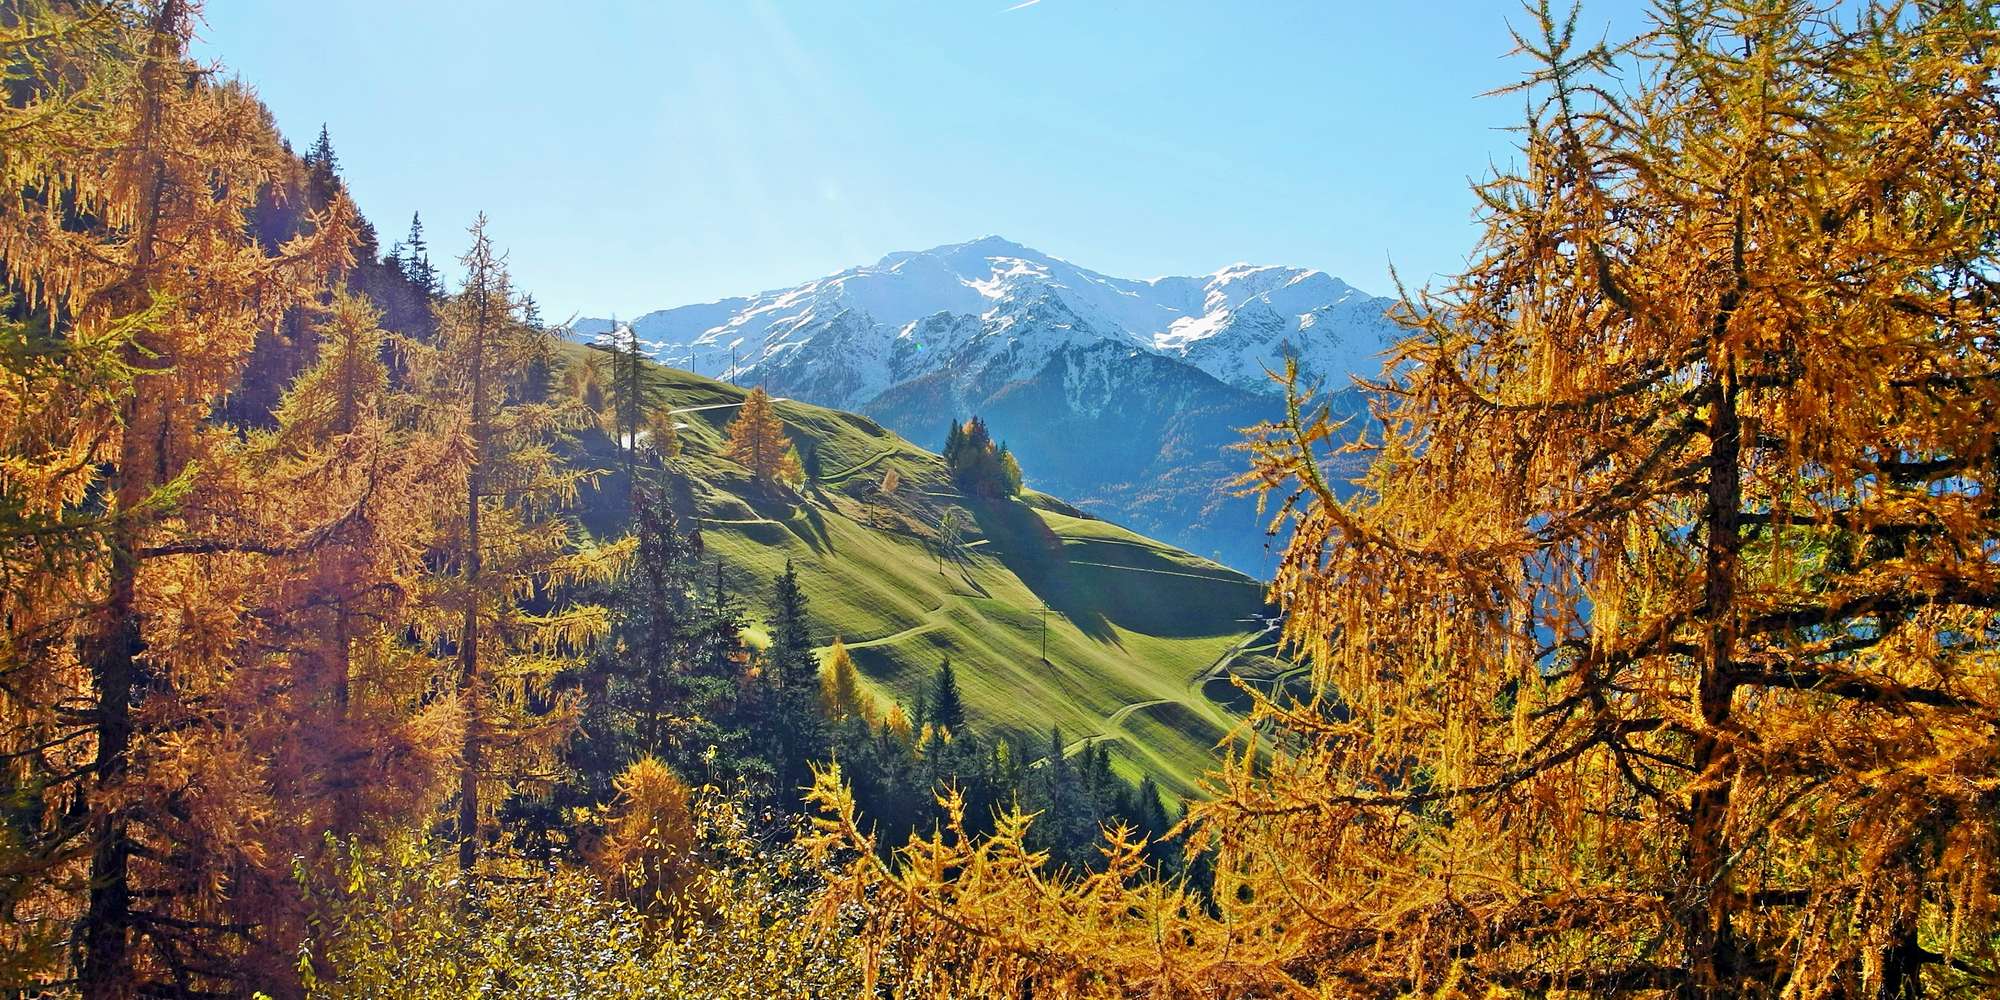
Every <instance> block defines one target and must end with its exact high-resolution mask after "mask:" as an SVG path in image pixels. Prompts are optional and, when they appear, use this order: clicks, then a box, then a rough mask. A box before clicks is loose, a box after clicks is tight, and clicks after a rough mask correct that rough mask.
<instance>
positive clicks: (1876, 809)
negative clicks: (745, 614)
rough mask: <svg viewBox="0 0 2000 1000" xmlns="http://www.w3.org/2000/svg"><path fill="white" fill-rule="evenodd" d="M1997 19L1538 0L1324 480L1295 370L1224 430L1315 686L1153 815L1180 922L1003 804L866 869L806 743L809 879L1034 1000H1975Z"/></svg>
mask: <svg viewBox="0 0 2000 1000" xmlns="http://www.w3.org/2000/svg"><path fill="white" fill-rule="evenodd" d="M1996 16H2000V15H1996V12H1995V11H1994V10H1993V8H1992V7H1991V6H1990V5H1986V4H1974V3H1953V2H1940V3H1927V4H1908V5H1906V4H1871V5H1867V6H1866V7H1865V8H1864V9H1859V10H1849V11H1843V12H1840V13H1838V14H1828V13H1823V12H1821V11H1819V10H1818V9H1817V8H1815V7H1813V6H1811V5H1808V4H1805V3H1799V2H1787V0H1771V2H1729V0H1712V2H1696V3H1685V4H1674V5H1670V6H1667V7H1665V8H1663V9H1662V11H1661V13H1660V25H1659V27H1658V29H1657V30H1655V31H1652V32H1650V33H1648V34H1647V35H1645V36H1644V37H1642V38H1639V39H1637V40H1635V41H1634V42H1632V43H1630V44H1629V45H1626V46H1622V47H1618V48H1615V49H1614V48H1608V47H1589V48H1585V47H1579V46H1576V45H1575V44H1574V43H1573V30H1572V29H1573V21H1572V22H1570V23H1567V24H1566V23H1564V22H1562V21H1559V20H1557V19H1556V18H1554V17H1552V16H1550V15H1549V12H1548V11H1547V9H1546V7H1544V8H1543V10H1542V11H1541V18H1540V22H1541V29H1542V30H1541V31H1540V32H1539V34H1537V35H1536V36H1534V37H1531V38H1527V39H1525V40H1524V41H1523V47H1524V48H1525V49H1526V50H1527V51H1528V52H1529V53H1530V54H1531V55H1533V56H1534V57H1535V58H1536V59H1537V60H1538V61H1539V62H1540V63H1541V65H1542V67H1543V68H1542V70H1541V71H1539V72H1538V73H1536V74H1535V75H1534V76H1533V77H1532V78H1531V79H1530V80H1529V81H1528V82H1527V83H1526V84H1525V85H1524V87H1523V88H1522V91H1523V92H1525V93H1527V94H1528V95H1530V96H1531V99H1532V103H1531V113H1530V118H1529V121H1528V122H1527V125H1526V128H1525V129H1524V131H1523V133H1522V134H1523V139H1524V158H1525V171H1524V172H1522V173H1520V174H1518V175H1515V174H1507V175H1502V176H1499V177H1497V178H1495V179H1494V180H1492V181H1491V182H1489V183H1487V184H1485V185H1483V186H1481V188H1480V189H1479V190H1480V194H1481V197H1482V200H1483V203H1484V205H1485V220H1486V226H1487V229H1486V235H1485V237H1484V239H1483V241H1482V243H1481V244H1480V246H1479V248H1478V250H1477V251H1476V253H1475V254H1474V256H1473V258H1472V260H1471V262H1470V264H1469V269H1468V270H1467V272H1466V273H1465V274H1464V275H1463V276H1461V277H1460V278H1458V279H1457V280H1455V281H1454V282H1452V283H1451V285H1450V286H1449V287H1447V288H1445V289H1443V290H1441V291H1439V292H1436V293H1425V294H1422V295H1419V296H1415V297H1411V298H1409V299H1407V300H1406V301H1405V303H1404V305H1403V306H1402V309H1401V315H1402V318H1403V320H1404V321H1405V323H1406V324H1407V325H1409V326H1410V327H1411V329H1412V333H1411V336H1410V337H1409V339H1407V340H1406V341H1405V342H1404V343H1403V344H1402V345H1401V346H1400V347H1399V348H1397V349H1396V350H1395V351H1394V352H1393V353H1392V355H1391V357H1390V358H1389V359H1388V363H1387V365H1386V368H1385V372H1384V375H1383V378H1382V381H1381V382H1380V383H1379V384H1373V385H1371V386H1369V387H1367V392H1368V394H1369V396H1370V398H1371V400H1372V405H1373V417H1374V423H1373V425H1372V431H1371V433H1372V436H1371V437H1369V438H1367V439H1366V440H1365V441H1363V442H1361V443H1358V444H1355V445H1351V446H1346V448H1345V450H1346V452H1347V453H1349V454H1360V455H1365V456H1367V457H1369V458H1370V459H1372V464H1371V465H1370V466H1369V468H1368V471H1367V473H1366V475H1365V477H1364V478H1363V479H1361V480H1360V481H1359V482H1358V483H1356V484H1355V485H1356V487H1358V489H1357V490H1355V491H1352V492H1351V493H1350V491H1348V490H1345V489H1341V488H1337V486H1336V484H1335V483H1334V482H1332V481H1330V479H1329V475H1330V473H1329V471H1328V470H1329V469H1330V468H1331V467H1332V462H1331V461H1330V458H1331V457H1332V456H1331V455H1330V454H1329V450H1330V449H1332V448H1333V447H1334V442H1335V441H1336V440H1337V438H1336V435H1337V433H1338V432H1339V430H1340V428H1339V427H1337V426H1336V425H1334V424H1332V423H1330V422H1329V420H1328V419H1327V417H1326V415H1325V411H1324V410H1318V411H1315V410H1314V409H1313V408H1311V407H1310V406H1309V405H1308V401H1307V400H1306V399H1305V398H1303V397H1304V395H1305V394H1304V392H1303V389H1302V387H1300V386H1298V385H1297V384H1296V382H1295V379H1294V378H1293V377H1290V376H1289V375H1288V377H1287V380H1286V388H1287V390H1288V394H1289V396H1290V399H1291V405H1290V409H1289V415H1288V418H1287V419H1286V420H1285V421H1283V422H1281V423H1279V424H1277V425H1274V426H1271V427H1267V428H1263V429H1261V431H1260V432H1259V434H1258V436H1257V440H1256V446H1255V451H1254V463H1255V471H1254V472H1253V474H1252V475H1251V477H1250V478H1249V480H1248V482H1249V485H1251V486H1253V487H1255V488H1257V489H1260V490H1263V491H1265V492H1267V493H1268V494H1273V495H1276V496H1278V497H1279V498H1280V499H1281V500H1282V502H1281V504H1280V505H1279V507H1278V511H1277V515H1278V521H1279V523H1280V524H1283V525H1289V526H1290V528H1291V530H1292V538H1291V542H1290V544H1289V546H1288V548H1287V550H1286V552H1285V555H1284V558H1283V561H1282V563H1281V564H1280V566H1279V569H1278V573H1277V578H1276V582H1275V584H1274V587H1273V590H1274V595H1275V596H1276V597H1277V598H1278V599H1279V600H1280V601H1281V602H1282V603H1283V606H1284V608H1285V610H1286V612H1287V619H1286V624H1285V637H1286V640H1287V641H1288V643H1289V644H1290V646H1291V647H1292V648H1293V649H1294V650H1296V651H1298V652H1299V653H1301V654H1302V655H1303V656H1304V657H1305V658H1306V659H1307V660H1308V662H1309V663H1310V664H1311V666H1312V672H1313V678H1314V680H1315V682H1316V689H1317V692H1318V693H1317V696H1316V697H1315V698H1314V699H1313V700H1312V701H1311V702H1309V703H1306V704H1292V703H1286V704H1279V703H1274V702H1272V701H1270V700H1268V699H1263V698H1259V699H1258V700H1257V702H1256V707H1255V711H1254V715H1253V718H1252V720H1251V721H1250V723H1249V724H1248V725H1247V726H1246V727H1245V728H1244V730H1243V731H1242V732H1241V733H1240V735H1239V741H1238V751H1237V752H1236V753H1234V754H1232V756H1231V758H1230V760H1229V763H1228V765H1227V766H1226V767H1225V768H1224V769H1223V770H1222V772H1221V773H1220V774H1219V775H1218V776H1217V777H1216V779H1215V783H1214V788H1213V789H1212V791H1213V796H1214V797H1213V799H1212V801H1209V802H1206V803H1202V804H1198V805H1197V806H1195V807H1194V809H1193V812H1192V814H1191V816H1190V819H1189V823H1188V824H1187V835H1188V836H1189V838H1190V840H1191V844H1192V846H1197V847H1202V848H1205V849H1206V850H1207V852H1208V856H1209V858H1210V860H1211V862H1212V864H1213V866H1214V871H1215V884H1214V887H1213V890H1212V895H1211V897H1210V898H1211V900H1212V909H1210V908H1208V907H1205V906H1203V905H1202V904H1201V903H1200V902H1198V901H1196V900H1193V899H1191V898H1190V893H1189V890H1188V889H1186V888H1185V887H1184V886H1181V885H1177V884H1160V883H1157V882H1154V881H1150V880H1147V879H1145V878H1142V877H1139V875H1138V873H1136V872H1135V873H1130V874H1129V875H1127V876H1121V877H1119V878H1114V879H1103V878H1090V877H1085V878H1080V879H1079V878H1065V877H1060V876H1051V875H1049V874H1048V873H1045V872H1040V871H1038V870H1037V865H1036V864H1035V859H1034V858H1033V857H1031V856H1028V855H1026V854H1025V853H1024V852H1023V850H1022V847H1021V838H1020V835H1019V834H1018V832H1017V831H1016V830H1015V829H1014V828H1013V827H1012V826H1010V825H1009V824H1005V823H1003V824H1002V827H1001V830H1000V831H999V832H998V833H997V834H996V835H995V837H994V838H992V840H990V841H986V842H983V843H982V842H978V841H975V840H969V839H968V838H965V837H964V836H963V835H962V834H957V833H956V832H954V833H953V834H952V835H948V836H945V837H943V838H933V839H932V840H929V841H919V842H913V843H912V844H910V845H909V846H907V847H906V848H904V849H903V851H902V852H901V854H900V856H899V859H898V860H899V861H900V862H901V865H900V867H896V868H891V867H889V866H886V865H884V864H883V863H881V862H880V861H878V860H877V858H876V856H875V854H874V851H873V850H872V848H873V847H874V845H873V844H872V843H871V842H870V841H869V840H868V838H867V837H866V836H865V835H864V834H863V832H862V831H861V830H860V829H859V828H857V827H856V825H855V824H854V822H853V820H852V810H851V804H850V802H849V800H848V799H847V798H846V795H845V793H844V792H843V791H842V790H841V789H840V788H839V787H838V783H837V780H836V779H837V775H827V776H823V778H822V781H821V783H820V786H819V787H818V789H817V790H816V792H815V797H816V798H817V799H818V800H819V801H820V802H821V803H822V804H823V805H824V806H825V807H826V808H827V810H828V812H829V816H828V818H826V819H824V820H823V821H822V822H821V825H820V828H819V834H818V839H817V840H816V845H817V846H818V848H819V849H820V850H822V851H827V852H833V851H837V850H851V851H853V854H852V855H851V857H853V859H854V860H852V861H851V862H850V863H849V864H848V865H847V868H846V872H847V874H846V876H845V877H844V878H843V879H841V880H838V881H837V882H836V891H835V893H834V894H833V896H832V897H831V899H830V901H829V904H828V905H829V906H834V905H854V906H861V907H864V908H865V909H866V910H867V911H868V912H869V913H870V914H871V921H870V922H869V923H868V925H867V926H868V927H869V928H870V929H871V932H872V933H873V934H874V936H873V937H872V938H871V943H872V947H874V948H875V949H877V950H878V951H881V952H883V953H888V954H893V953H895V952H896V949H898V948H903V949H909V948H915V949H917V951H918V957H917V958H916V959H915V960H913V961H910V960H906V961H905V962H904V966H905V967H906V968H910V969H920V968H925V967H930V968H935V969H937V970H939V971H938V974H939V975H945V976H948V977H950V978H952V979H953V980H955V981H958V982H966V983H972V984H975V985H977V984H985V985H986V986H988V987H992V988H996V989H998V988H1003V987H1004V988H1005V989H1007V990H1010V991H1011V990H1014V989H1017V988H1019V984H1021V983H1029V984H1032V986H1033V989H1034V995H1035V996H1037V997H1046V996H1151V997H1178V996H1188V997H1196V996H1200V997H1211V996H1213V997H1219V996H1245V995H1253V996H1301V997H1303V996H1329V995H1332V996H1347V995H1370V996H1389V995H1445V996H1494V995H1546V994H1548V993H1550V992H1566V993H1570V994H1575V995H1619V994H1655V995H1657V994H1663V993H1679V994H1681V995H1686V996H1724V995H1727V996H1781V995H1782V996H1801V997H1803V996H1860V995H1878V996H1905V995H1919V994H1924V993H1930V992H1937V993H1950V992H1953V991H1958V992H1962V993H1967V994H1971V993H1987V992H1991V991H1993V990H1995V989H2000V970H1996V964H1995V959H1996V956H1995V953H1994V952H1995V947H1996V940H2000V937H1996V935H2000V921H1996V904H1995V891H1996V888H2000V887H1996V884H1995V880H1996V877H2000V876H1996V868H1995V860H1996V859H1995V853H1996V847H2000V844H1996V837H2000V824H1996V823H1995V822H1994V821H1993V817H1994V816H1995V815H1996V806H2000V779H1996V777H1995V776H1996V775H2000V730H1996V729H1995V727H1994V726H1993V723H1992V720H1993V719H1994V718H1995V714H1996V712H1997V711H2000V648H1996V640H1995V636H1996V634H2000V622H1996V619H1995V612H1996V609H2000V569H1996V561H1995V553H1996V551H2000V508H1995V507H1994V505H1993V504H1992V503H1991V500H1990V498H1991V497H1992V496H1993V494H1994V492H1995V490H1996V489H2000V481H1996V468H2000V466H1996V454H2000V448H1996V444H2000V442H1996V436H1995V426H1996V421H1995V415H1996V413H2000V354H1997V353H1996V352H2000V324H1996V315H2000V313H1996V303H2000V297H1997V296H2000V285H1996V282H1995V280H1994V279H1995V275H1996V274H1997V273H2000V261H1996V256H1995V255H1996V243H1995V238H1994V234H1995V233H1996V232H2000V99H1996V85H1995V79H1996V72H2000V24H1996ZM1619 80H1628V81H1632V83H1631V85H1629V86H1622V85H1620V84H1618V82H1617V81H1619ZM1264 734H1268V735H1264ZM1107 849H1108V850H1109V851H1110V852H1112V855H1113V865H1112V868H1113V870H1116V869H1117V867H1118V862H1117V857H1118V854H1117V852H1118V851H1119V850H1120V847H1119V846H1118V839H1117V838H1116V837H1115V836H1114V837H1113V838H1112V840H1111V843H1110V846H1109V847H1108V848H1107ZM843 856H846V855H843ZM923 963H928V966H926V965H924V964H923Z"/></svg>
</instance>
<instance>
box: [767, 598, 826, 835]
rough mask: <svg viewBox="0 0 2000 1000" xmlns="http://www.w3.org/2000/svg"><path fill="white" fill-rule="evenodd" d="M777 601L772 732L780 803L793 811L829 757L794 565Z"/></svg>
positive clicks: (803, 603) (773, 625)
mask: <svg viewBox="0 0 2000 1000" xmlns="http://www.w3.org/2000/svg"><path fill="white" fill-rule="evenodd" d="M773 597H774V603H773V608H772V615H771V623H770V631H771V647H770V650H769V652H768V654H767V659H768V665H769V669H770V674H771V677H772V680H773V686H774V687H775V688H776V692H775V694H776V697H775V698H774V699H773V701H774V702H775V708H776V716H777V717H776V718H775V719H773V720H772V723H771V726H770V729H769V731H770V732H771V734H772V736H773V743H774V744H775V756H776V760H775V762H774V764H775V766H776V770H777V772H778V783H779V787H778V792H779V797H780V800H781V801H782V802H784V803H785V804H786V805H788V806H790V805H796V802H797V799H796V796H797V793H798V790H799V789H801V788H803V787H805V786H807V785H809V784H811V782H812V764H813V763H814V762H815V761H818V760H822V759H824V757H825V753H826V746H827V725H826V721H825V717H824V716H823V715H822V714H821V712H820V706H819V665H818V664H817V663H816V662H814V659H813V652H812V638H811V625H810V622H809V621H808V620H807V613H806V595H805V591H804V590H803V589H801V588H800V586H799V576H798V571H797V569H796V568H795V567H794V566H793V565H792V562H791V560H789V559H787V560H786V561H785V572H784V575H782V576H780V577H778V581H777V584H776V585H775V587H774V588H773Z"/></svg>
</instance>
